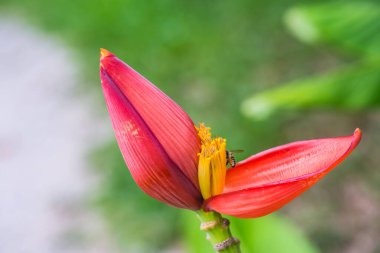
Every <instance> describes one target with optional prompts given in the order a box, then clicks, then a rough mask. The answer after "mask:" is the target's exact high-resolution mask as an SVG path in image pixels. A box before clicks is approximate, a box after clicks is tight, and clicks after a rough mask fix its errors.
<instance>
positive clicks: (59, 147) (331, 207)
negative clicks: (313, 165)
mask: <svg viewBox="0 0 380 253" xmlns="http://www.w3.org/2000/svg"><path fill="white" fill-rule="evenodd" d="M0 38H1V40H0V44H1V46H0V55H1V59H0V75H1V80H2V81H1V85H0V115H1V124H0V252H6V253H8V252H9V253H11V252H12V253H13V252H40V253H41V252H136V253H139V252H148V253H150V252H166V253H182V252H184V253H193V252H212V249H211V246H210V245H209V243H208V242H207V241H206V240H205V234H204V233H203V232H201V231H199V222H198V221H197V219H196V218H195V215H194V214H193V213H191V212H189V211H183V210H177V209H174V208H170V207H167V206H166V205H164V204H161V203H159V202H157V201H155V200H153V199H151V198H149V197H148V196H146V195H144V194H143V193H142V192H141V191H140V190H139V189H138V187H137V186H136V185H135V183H134V182H133V180H132V179H131V177H130V175H129V172H128V170H127V168H126V167H125V165H124V162H123V160H122V158H121V154H120V152H119V150H118V148H117V146H116V142H115V139H114V136H113V132H112V129H111V124H110V122H109V119H108V115H107V113H106V108H105V103H104V101H103V97H102V93H101V88H100V81H99V77H98V66H99V48H100V47H102V48H106V49H108V50H110V51H111V52H113V53H115V54H116V55H117V56H118V57H119V58H121V59H122V60H124V61H125V62H127V63H128V64H129V65H131V66H132V67H133V68H135V69H136V70H138V71H139V72H140V73H142V74H143V75H144V76H145V77H147V78H148V79H149V80H151V81H152V82H153V83H155V84H156V85H157V86H158V87H159V88H160V89H162V90H163V91H164V92H166V93H167V94H168V95H169V96H170V97H172V98H173V99H174V100H175V101H177V102H178V103H179V104H180V105H181V106H182V107H183V108H184V109H185V110H186V111H187V112H188V113H189V115H190V116H191V117H192V119H193V120H194V122H196V123H197V122H205V123H206V124H207V125H208V126H210V127H212V129H213V133H214V134H216V135H220V136H223V137H225V138H227V140H228V148H229V149H243V150H245V152H244V153H243V154H239V155H237V159H238V160H241V159H244V158H245V157H247V156H250V155H251V154H253V153H256V152H259V151H262V150H265V149H268V148H270V147H273V146H277V145H281V144H284V143H287V142H292V141H296V140H302V139H312V138H321V137H333V136H341V135H349V134H351V133H352V132H353V131H354V129H355V128H356V127H360V128H361V129H362V131H363V135H364V136H363V140H362V142H361V144H360V145H359V147H358V148H357V150H355V152H353V154H352V155H351V156H350V157H349V158H348V159H347V161H345V162H343V164H341V165H339V166H338V168H337V169H336V170H334V171H333V172H332V173H331V174H330V175H329V176H328V177H327V178H325V179H324V180H322V181H321V182H320V183H318V184H317V185H316V186H315V187H314V188H312V189H311V190H309V191H308V192H306V193H305V194H303V195H302V196H301V197H299V198H298V199H296V200H295V201H293V202H292V203H291V204H289V205H288V206H286V207H285V208H283V209H281V210H280V211H278V212H276V213H275V214H272V215H269V216H266V217H264V218H260V219H250V220H237V219H233V221H232V230H233V233H234V234H235V235H236V236H237V237H238V238H240V239H241V241H242V248H243V252H250V253H251V252H252V253H263V252H282V253H284V252H285V253H286V252H292V253H297V252H302V253H309V252H310V253H318V252H325V253H343V252H345V253H359V252H360V253H373V252H374V253H376V252H380V242H379V240H378V238H379V237H380V217H379V216H380V212H379V210H380V209H379V206H380V202H379V199H380V196H379V193H380V192H379V188H380V184H379V182H380V170H379V164H380V147H379V145H378V143H379V142H380V131H379V129H380V112H379V105H380V71H379V69H380V3H379V2H378V1H369V0H365V1H356V2H354V1H348V0H347V1H316V0H314V1H311V0H309V1H306V0H303V1H295V0H286V1H274V0H267V1H258V0H256V1H253V0H237V1H175V0H152V1H138V0H115V1H107V0H82V1H65V0H56V1H47V0H0Z"/></svg>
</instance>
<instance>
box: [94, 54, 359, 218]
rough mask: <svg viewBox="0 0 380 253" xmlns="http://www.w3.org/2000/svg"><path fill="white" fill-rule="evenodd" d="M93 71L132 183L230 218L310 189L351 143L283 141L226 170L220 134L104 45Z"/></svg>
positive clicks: (256, 212)
mask: <svg viewBox="0 0 380 253" xmlns="http://www.w3.org/2000/svg"><path fill="white" fill-rule="evenodd" d="M100 77H101V81H102V88H103V92H104V96H105V100H106V104H107V107H108V111H109V114H110V116H111V121H112V125H113V128H114V131H115V135H116V139H117V141H118V144H119V147H120V150H121V153H122V154H123V157H124V160H125V162H126V164H127V166H128V168H129V170H130V172H131V174H132V176H133V178H134V180H135V181H136V183H137V184H138V185H139V187H140V188H141V189H142V190H143V191H144V192H146V193H147V194H148V195H150V196H152V197H153V198H156V199H158V200H160V201H162V202H164V203H166V204H169V205H172V206H175V207H179V208H186V209H192V210H197V209H200V208H201V207H203V208H204V209H205V210H209V211H210V210H213V211H217V212H220V213H223V214H229V215H232V216H236V217H244V218H246V217H259V216H262V215H266V214H268V213H271V212H274V211H276V210H277V209H279V208H281V207H282V206H283V205H285V204H286V203H288V202H289V201H291V200H292V199H294V198H295V197H297V196H299V195H300V194H301V193H302V192H304V191H306V190H307V189H309V188H310V187H311V186H312V185H314V184H315V183H316V182H317V181H318V180H320V179H321V178H322V177H323V176H324V175H326V174H327V173H328V172H329V171H330V170H332V169H333V168H334V167H335V166H337V165H338V164H339V163H340V162H342V161H343V160H344V159H345V158H346V157H347V156H348V155H349V154H350V153H351V151H352V150H353V149H354V148H355V147H356V146H357V145H358V143H359V141H360V138H361V132H360V130H359V129H357V130H356V131H355V132H354V134H353V135H352V136H347V137H338V138H330V139H316V140H309V141H300V142H295V143H290V144H287V145H284V146H280V147H277V148H273V149H270V150H267V151H264V152H262V153H259V154H257V155H254V156H252V157H250V158H248V159H246V160H245V161H242V162H240V163H238V165H237V166H236V167H235V168H233V169H229V170H227V172H226V165H225V162H226V159H225V148H226V147H225V146H226V142H225V140H224V139H222V138H215V139H213V138H211V133H210V132H209V129H208V128H206V127H205V126H203V125H201V126H200V127H199V128H195V127H194V123H193V122H192V120H191V119H190V118H189V116H188V115H187V114H186V113H185V112H184V111H183V110H182V108H181V107H179V106H178V105H177V104H176V103H175V102H173V101H172V100H171V99H170V98H169V97H167V96H166V95H165V94H164V93H163V92H161V91H160V90H159V89H158V88H157V87H155V86H154V85H153V84H152V83H150V82H149V81H148V80H146V79H145V78H144V77H142V76H141V75H140V74H138V73H137V72H136V71H134V70H133V69H132V68H131V67H129V66H128V65H127V64H125V63H123V62H122V61H120V60H119V59H118V58H117V57H115V56H114V55H113V54H111V53H110V52H108V51H107V50H104V49H102V50H101V58H100Z"/></svg>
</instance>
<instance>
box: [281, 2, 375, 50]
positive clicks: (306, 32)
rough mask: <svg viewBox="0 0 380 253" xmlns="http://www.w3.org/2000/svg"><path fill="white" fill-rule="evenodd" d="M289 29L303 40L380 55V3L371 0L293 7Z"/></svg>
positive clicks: (287, 21) (287, 22)
mask: <svg viewBox="0 0 380 253" xmlns="http://www.w3.org/2000/svg"><path fill="white" fill-rule="evenodd" d="M285 23H286V25H287V27H288V28H289V30H290V31H291V32H292V33H293V34H294V35H295V36H296V37H297V38H299V39H300V40H301V41H303V42H306V43H311V44H318V43H321V42H323V43H328V44H331V45H333V46H335V47H337V48H339V49H344V50H345V51H347V52H349V53H353V54H356V55H359V56H366V57H380V33H379V31H380V6H379V5H378V4H375V3H370V2H365V1H363V2H351V3H349V2H335V3H324V4H315V5H309V6H301V7H295V8H291V9H290V10H289V11H287V13H286V15H285Z"/></svg>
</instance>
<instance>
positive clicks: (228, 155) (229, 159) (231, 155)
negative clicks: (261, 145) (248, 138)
mask: <svg viewBox="0 0 380 253" xmlns="http://www.w3.org/2000/svg"><path fill="white" fill-rule="evenodd" d="M243 151H244V150H241V149H237V150H231V151H229V150H226V159H227V162H226V165H228V164H230V168H234V167H235V166H236V159H235V156H234V154H236V153H241V152H243Z"/></svg>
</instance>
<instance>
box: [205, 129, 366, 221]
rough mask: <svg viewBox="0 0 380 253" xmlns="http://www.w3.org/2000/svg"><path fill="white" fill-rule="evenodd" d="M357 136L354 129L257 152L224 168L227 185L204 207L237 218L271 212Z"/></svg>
mask: <svg viewBox="0 0 380 253" xmlns="http://www.w3.org/2000/svg"><path fill="white" fill-rule="evenodd" d="M360 139H361V132H360V130H359V129H356V130H355V132H354V134H353V135H352V136H347V137H338V138H330V139H318V140H310V141H301V142H295V143H291V144H287V145H284V146H280V147H277V148H274V149H271V150H268V151H265V152H262V153H260V154H257V155H255V156H253V157H251V158H249V159H247V160H246V161H243V162H242V163H240V164H239V166H237V167H236V168H235V169H232V170H229V171H228V173H229V175H228V176H227V180H226V186H227V185H228V187H226V188H225V190H224V192H223V193H222V194H221V195H218V196H215V197H213V198H211V199H209V200H207V202H206V203H205V209H206V210H215V211H217V212H220V213H223V214H228V215H232V216H236V217H240V218H254V217H260V216H263V215H267V214H269V213H272V212H274V211H276V210H278V209H279V208H281V207H282V206H284V205H285V204H287V203H288V202H290V201H291V200H293V199H294V198H296V197H297V196H299V195H300V194H301V193H303V192H304V191H306V190H307V189H309V188H310V187H311V186H313V185H314V184H315V183H316V182H317V181H318V180H319V179H321V178H322V177H323V176H324V175H326V174H327V173H328V172H329V171H330V170H331V169H333V168H334V167H335V166H337V165H338V164H339V163H340V162H342V161H343V160H344V159H345V158H346V157H347V156H348V155H349V154H350V153H351V152H352V150H353V149H354V148H355V147H356V146H357V145H358V143H359V142H360Z"/></svg>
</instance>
